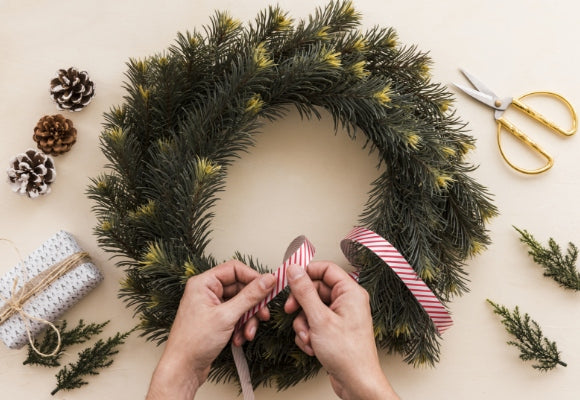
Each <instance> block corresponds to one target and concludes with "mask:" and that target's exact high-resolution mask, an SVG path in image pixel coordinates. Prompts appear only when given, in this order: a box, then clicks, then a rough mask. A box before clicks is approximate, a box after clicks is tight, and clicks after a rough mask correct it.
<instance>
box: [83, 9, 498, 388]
mask: <svg viewBox="0 0 580 400" xmlns="http://www.w3.org/2000/svg"><path fill="white" fill-rule="evenodd" d="M359 20H360V15H359V14H358V13H357V12H356V11H355V10H354V9H353V7H352V5H351V3H350V2H331V3H329V4H328V5H327V6H326V7H324V8H320V9H317V10H316V12H315V14H314V15H312V16H310V17H309V18H308V20H303V21H298V22H294V21H293V20H291V19H290V18H289V17H288V15H287V14H286V13H285V12H283V11H281V10H280V9H279V8H278V7H270V8H268V9H267V10H264V11H262V12H260V13H259V14H258V16H257V18H256V20H255V22H254V23H249V24H248V25H247V26H245V27H244V26H243V25H242V24H240V23H239V22H237V21H236V20H234V19H232V18H231V17H230V16H229V15H228V14H227V13H222V12H217V13H216V14H215V15H214V16H213V18H212V19H211V24H210V25H209V26H206V27H204V29H203V32H199V31H193V32H188V33H186V34H178V37H177V41H176V43H175V44H174V45H173V46H171V47H170V48H169V50H168V51H165V52H163V53H161V54H158V55H155V56H152V57H149V58H146V59H144V60H133V59H132V60H130V61H129V62H128V72H127V74H126V76H127V79H128V82H126V84H125V88H126V91H127V93H126V96H125V98H124V103H123V104H122V105H121V106H117V107H113V108H112V109H111V110H110V111H109V112H108V113H106V114H105V118H106V122H105V125H104V130H103V133H102V135H101V148H102V151H103V152H104V154H105V156H106V157H107V159H108V160H109V164H108V165H107V167H108V169H107V171H106V172H104V173H103V174H101V175H100V176H98V177H96V178H94V179H92V183H91V185H90V187H89V189H88V195H89V197H90V198H91V199H93V200H94V201H95V205H94V211H95V213H96V215H97V218H98V225H97V227H96V228H95V230H96V235H97V237H98V241H99V244H100V245H101V246H102V247H103V248H104V249H106V250H107V251H110V252H112V253H114V254H115V255H117V256H120V259H119V261H118V262H117V265H118V266H119V267H122V268H123V269H124V270H125V273H126V277H125V279H124V281H123V282H122V288H121V290H120V296H121V297H123V298H124V299H125V301H126V303H127V306H128V307H133V308H134V309H135V313H136V314H138V315H139V317H140V329H141V330H142V334H143V335H145V336H146V337H147V338H148V339H149V340H152V341H155V342H157V343H162V342H163V341H165V340H166V339H167V336H168V333H169V330H170V328H171V324H172V322H173V320H174V317H175V314H176V310H177V307H178V305H179V301H180V298H181V295H182V293H183V290H184V286H185V282H186V281H187V279H188V278H189V277H191V276H194V275H196V274H198V273H201V272H203V271H205V270H207V269H209V268H212V267H213V266H215V265H216V264H218V262H217V261H216V259H215V258H214V257H213V256H212V255H210V254H208V253H207V252H206V250H205V249H206V246H207V244H208V243H209V241H210V232H211V231H210V228H211V220H212V216H213V214H212V212H211V209H212V206H213V205H214V203H215V202H216V200H217V197H216V193H218V192H219V191H221V190H223V187H224V177H225V176H226V171H227V168H228V167H229V166H230V165H231V164H232V162H233V161H234V160H235V158H236V157H239V156H240V155H241V153H242V152H243V151H246V150H248V148H249V147H250V146H251V145H252V144H253V142H254V138H255V134H256V133H257V132H258V131H259V129H260V127H261V126H263V124H264V123H266V122H268V121H273V120H275V119H278V118H282V117H283V116H284V114H285V112H286V111H287V110H288V107H290V106H294V107H296V108H297V110H298V111H299V113H300V115H301V117H303V118H312V117H316V118H321V116H322V112H321V110H327V112H328V113H329V114H330V115H332V118H333V120H334V126H335V129H338V128H339V127H342V128H344V129H345V130H346V132H347V133H348V135H349V136H350V137H351V138H354V137H355V135H357V134H361V133H362V134H363V135H365V136H366V139H367V142H366V146H368V148H369V149H370V150H371V151H373V152H374V153H375V154H377V155H378V157H379V160H380V161H379V166H381V167H382V168H383V170H384V172H382V174H381V176H380V177H379V178H378V179H376V180H375V181H374V182H373V184H372V185H373V187H372V190H371V192H370V196H369V199H368V202H367V203H366V206H365V209H364V211H363V212H362V214H361V217H360V223H361V224H362V225H363V226H365V227H367V228H369V229H372V230H374V231H375V232H377V233H379V234H380V235H382V236H384V237H386V238H387V239H388V240H389V241H390V242H391V243H393V245H395V246H396V247H397V248H398V249H399V251H400V252H401V253H402V254H403V255H404V256H405V257H406V258H407V260H408V261H409V263H410V264H411V265H413V267H414V268H415V270H416V271H417V273H418V275H419V276H420V277H421V278H422V279H423V280H424V281H425V282H426V283H427V284H428V285H429V287H430V288H431V289H432V290H433V291H434V293H435V294H436V295H437V296H438V297H439V298H440V299H441V300H442V301H443V302H448V301H449V300H450V299H451V298H452V297H453V296H455V295H460V294H462V293H464V292H465V291H466V290H467V278H466V272H465V269H464V262H465V260H466V259H467V258H468V257H470V256H472V255H474V254H476V253H478V252H479V251H481V250H482V249H484V248H485V247H486V245H487V244H489V243H490V240H489V237H488V234H487V231H486V229H485V222H486V221H487V220H488V218H490V217H492V216H494V215H495V214H496V208H495V206H494V205H493V204H492V203H491V200H490V195H489V193H488V192H487V190H486V188H485V187H483V186H482V185H480V184H479V183H477V182H476V181H475V180H474V179H473V178H471V177H470V176H469V175H468V174H469V173H470V172H471V171H473V170H474V168H475V167H474V166H473V165H471V164H470V163H468V162H467V161H466V160H465V157H464V156H465V154H466V153H467V152H468V151H469V150H470V149H472V148H473V147H474V139H473V138H472V137H471V136H469V135H467V134H466V132H465V124H464V123H462V122H461V121H460V120H459V119H458V118H457V117H456V116H455V115H454V112H453V111H452V110H451V109H450V108H449V106H450V104H451V102H452V96H451V94H450V93H449V92H447V91H446V89H445V88H444V87H442V86H441V85H439V84H436V83H432V82H431V80H430V76H429V72H428V70H429V68H428V67H429V64H430V60H429V58H428V57H427V55H426V54H424V53H421V52H419V51H417V50H416V48H415V47H405V46H400V45H398V44H397V38H396V34H395V32H394V30H393V29H391V28H381V27H374V28H371V29H369V30H367V31H366V32H361V31H360V30H359V28H360V22H359ZM236 257H238V258H239V259H241V260H242V261H244V262H245V263H247V264H249V265H250V266H251V267H253V268H255V269H257V270H259V271H261V272H265V271H267V270H268V269H267V268H266V267H264V266H262V265H260V263H259V262H257V261H256V260H255V259H254V258H253V257H251V256H244V255H242V254H239V253H237V254H236ZM359 258H360V262H361V265H362V266H363V269H362V272H361V275H360V283H361V285H363V287H364V288H365V289H366V290H368V292H369V293H370V298H371V300H370V301H371V307H372V313H373V321H374V329H375V336H376V340H377V344H378V346H380V347H381V348H385V349H388V350H389V351H394V352H398V353H400V354H402V355H404V357H405V360H406V361H408V362H410V363H413V364H424V363H426V364H434V363H435V362H437V361H438V358H439V342H438V340H439V336H438V333H437V331H436V329H435V327H434V325H433V323H432V322H431V320H430V319H429V317H428V315H427V314H426V313H425V312H424V310H423V309H422V308H421V306H420V305H419V303H418V302H417V301H416V300H415V298H414V297H413V296H412V294H411V293H410V291H409V290H408V289H407V288H406V287H405V286H404V284H403V283H402V282H401V281H400V279H399V278H398V277H397V276H396V275H395V274H394V273H393V272H392V271H391V270H390V269H389V268H385V267H384V265H381V262H380V260H379V259H378V258H377V257H375V256H374V255H372V254H370V253H365V252H364V250H362V249H361V250H360V253H359ZM286 296H287V293H285V295H284V296H278V298H276V299H274V301H272V302H271V303H270V305H269V307H270V309H271V315H272V318H271V320H270V321H268V322H266V323H262V325H261V327H260V329H259V330H258V334H257V337H256V339H255V340H254V341H253V342H251V343H247V344H246V345H245V352H246V357H247V359H248V363H249V366H250V370H251V375H252V382H253V383H254V384H255V385H262V384H265V385H272V384H273V385H276V386H277V387H278V388H280V389H283V388H286V387H288V386H291V385H294V384H296V383H298V382H300V381H301V380H304V379H307V378H309V377H312V376H313V375H315V374H316V373H317V372H318V370H319V369H320V364H319V363H318V361H317V360H316V359H315V358H311V357H309V356H307V355H306V354H304V353H302V352H301V351H300V350H299V349H298V348H297V347H296V346H295V344H294V333H293V331H292V327H291V324H292V319H293V316H291V315H290V316H289V315H286V314H285V313H284V311H283V308H282V307H283V303H284V300H285V298H286ZM192 334H195V332H192ZM210 377H211V378H212V379H213V380H215V381H225V380H229V379H237V378H236V371H235V367H234V364H233V360H232V357H231V353H230V352H229V350H227V349H226V350H225V351H223V352H222V354H221V355H220V356H219V357H218V359H217V360H216V361H215V362H214V364H213V368H212V372H211V375H210Z"/></svg>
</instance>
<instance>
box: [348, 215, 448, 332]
mask: <svg viewBox="0 0 580 400" xmlns="http://www.w3.org/2000/svg"><path fill="white" fill-rule="evenodd" d="M354 243H359V244H361V245H362V246H364V247H366V248H367V249H369V250H370V251H372V252H373V253H375V254H376V255H377V256H379V257H380V258H381V260H383V261H384V262H385V263H386V264H387V265H388V266H389V267H390V268H391V269H392V270H393V271H394V272H395V273H396V274H397V276H398V277H399V278H401V280H402V281H403V283H404V284H405V286H407V288H409V290H410V291H411V293H413V296H415V298H416V299H417V300H418V301H419V304H421V306H422V307H423V309H424V310H425V311H426V312H427V314H428V315H429V317H430V318H431V320H432V321H433V323H434V324H435V327H436V328H437V330H438V331H439V333H443V332H444V331H445V330H446V329H447V328H449V327H450V326H451V325H453V321H452V319H451V316H450V315H449V313H448V312H447V310H446V309H445V307H444V306H443V304H441V302H440V301H439V299H438V298H437V296H435V294H434V293H433V292H432V291H431V289H429V287H428V286H427V285H426V284H425V282H423V281H422V280H421V278H419V276H418V275H417V274H416V273H415V270H414V269H413V267H411V265H409V263H408V262H407V260H405V257H403V256H402V255H401V253H399V252H398V251H397V249H395V247H394V246H393V245H392V244H390V243H389V242H387V241H386V240H385V239H384V238H383V237H381V236H379V235H378V234H376V233H375V232H373V231H370V230H368V229H365V228H361V227H356V228H354V229H353V230H352V231H350V233H349V234H348V236H347V237H346V238H344V239H343V240H342V241H341V242H340V247H341V249H342V251H343V253H344V255H345V256H346V258H347V259H348V260H349V261H350V262H351V264H352V263H353V257H354V250H355V246H354ZM355 274H356V275H355ZM351 276H352V277H353V278H354V279H356V280H357V281H358V273H354V274H351Z"/></svg>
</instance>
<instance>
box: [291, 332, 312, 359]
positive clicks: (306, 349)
mask: <svg viewBox="0 0 580 400" xmlns="http://www.w3.org/2000/svg"><path fill="white" fill-rule="evenodd" d="M294 343H296V346H298V347H299V348H300V350H302V351H303V352H305V353H306V354H308V355H309V356H310V357H313V356H314V349H313V348H312V347H310V345H307V344H305V343H304V342H303V341H302V339H301V338H300V337H299V336H298V335H296V336H294Z"/></svg>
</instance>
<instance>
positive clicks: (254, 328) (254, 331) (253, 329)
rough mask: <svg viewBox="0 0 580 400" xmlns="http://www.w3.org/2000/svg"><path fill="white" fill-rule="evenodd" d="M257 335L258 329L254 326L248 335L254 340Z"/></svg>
mask: <svg viewBox="0 0 580 400" xmlns="http://www.w3.org/2000/svg"><path fill="white" fill-rule="evenodd" d="M255 334H256V327H255V326H252V327H251V328H250V330H249V332H248V335H250V337H251V338H253V337H254V335H255Z"/></svg>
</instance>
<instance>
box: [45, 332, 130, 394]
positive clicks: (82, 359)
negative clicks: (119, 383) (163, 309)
mask: <svg viewBox="0 0 580 400" xmlns="http://www.w3.org/2000/svg"><path fill="white" fill-rule="evenodd" d="M133 330H134V329H132V330H130V331H128V332H125V333H119V332H117V334H116V335H115V336H113V337H110V338H108V339H107V340H106V341H103V340H102V339H99V341H98V342H96V343H95V344H94V345H93V346H92V347H89V348H87V349H85V350H83V351H81V352H80V353H79V359H78V360H77V362H76V363H75V364H73V363H70V364H68V365H67V366H65V367H64V368H62V369H61V370H60V371H59V372H58V373H57V374H56V379H57V385H56V388H54V390H53V391H52V392H50V394H51V395H53V396H54V395H55V394H56V393H57V392H58V391H60V390H72V389H76V388H79V387H81V386H83V385H87V384H88V382H87V381H85V380H84V379H83V377H85V376H86V375H98V374H99V371H98V370H100V369H103V368H106V367H108V366H110V365H111V364H112V363H113V361H114V360H113V359H112V356H114V355H115V354H117V353H118V352H119V350H117V347H118V346H120V345H122V344H123V343H125V339H127V337H128V336H129V335H130V334H131V333H132V332H133Z"/></svg>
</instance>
